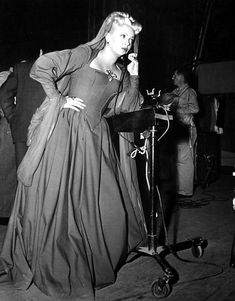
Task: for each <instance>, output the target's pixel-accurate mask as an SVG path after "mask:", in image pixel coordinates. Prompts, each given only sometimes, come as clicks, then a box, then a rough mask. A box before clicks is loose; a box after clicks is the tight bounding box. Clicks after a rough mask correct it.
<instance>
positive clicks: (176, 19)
mask: <svg viewBox="0 0 235 301" xmlns="http://www.w3.org/2000/svg"><path fill="white" fill-rule="evenodd" d="M233 2H234V0H63V1H62V0H0V70H6V69H8V68H9V66H13V65H14V63H15V62H17V61H19V60H22V59H23V58H24V57H25V56H27V55H28V53H30V52H36V55H38V54H39V49H40V48H42V49H43V51H44V52H48V51H53V50H61V49H65V48H73V47H76V46H77V45H78V44H80V43H84V42H86V41H87V40H90V39H91V38H93V37H94V36H95V34H96V33H97V31H98V29H99V27H100V25H101V24H102V21H103V19H104V18H105V17H106V16H107V14H109V13H110V12H112V11H115V10H119V11H125V12H128V13H130V14H131V15H132V16H133V17H134V18H135V19H136V20H138V21H139V22H140V23H141V24H142V25H143V30H142V32H141V34H140V40H139V55H138V56H139V62H140V89H141V92H142V94H143V95H144V96H145V94H146V89H151V88H153V87H155V88H156V90H158V89H162V90H163V91H164V90H167V89H170V88H172V81H171V77H172V73H173V70H174V69H175V68H176V67H178V66H185V65H188V66H193V62H194V58H195V54H196V49H197V47H198V41H199V37H200V36H202V35H201V34H200V33H201V27H202V25H203V24H205V11H206V9H207V7H208V3H210V4H211V14H210V18H209V20H208V26H207V30H206V31H205V35H204V34H203V37H204V40H203V47H202V49H201V55H200V62H221V61H230V60H235V42H234V41H235V26H234V23H235V17H234V10H233ZM196 63H198V61H197V62H196ZM195 88H196V89H197V86H195ZM212 97H213V95H212ZM222 97H224V98H226V102H227V103H228V105H227V106H226V107H227V111H228V114H230V115H229V116H228V118H225V119H227V120H230V121H231V120H233V119H234V118H233V116H234V113H235V107H234V103H235V102H234V95H232V97H231V95H230V93H227V94H226V95H222ZM206 101H207V100H206ZM199 102H200V103H201V113H200V114H201V118H204V119H206V120H207V119H208V118H207V112H205V109H204V108H203V103H204V100H201V99H200V95H199ZM227 127H229V130H228V131H227V132H229V136H227V137H226V138H225V140H226V141H227V142H226V143H225V144H226V145H225V148H227V149H229V150H230V149H232V150H233V149H234V151H235V142H234V143H233V144H232V145H231V142H230V141H231V140H233V141H235V139H234V138H235V135H234V133H235V124H234V125H232V126H231V122H230V124H227ZM231 127H232V128H231Z"/></svg>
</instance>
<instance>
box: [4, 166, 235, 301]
mask: <svg viewBox="0 0 235 301" xmlns="http://www.w3.org/2000/svg"><path fill="white" fill-rule="evenodd" d="M234 186H235V177H232V170H231V169H230V168H225V169H223V170H222V171H221V173H220V175H219V178H218V179H217V180H215V181H214V182H213V183H209V185H206V187H204V186H203V187H201V186H198V187H196V190H195V194H194V196H193V197H192V198H191V199H184V200H180V199H178V201H177V206H176V207H175V209H174V211H173V214H172V218H171V222H170V224H169V227H168V232H167V233H168V242H169V244H170V245H174V243H175V242H177V243H180V242H183V243H184V242H187V241H190V240H191V239H194V238H197V237H199V238H202V239H203V241H205V242H206V243H207V245H206V246H205V248H204V247H203V248H199V251H201V250H202V254H200V252H199V254H200V255H202V256H200V255H199V257H198V256H196V257H195V256H193V252H192V250H191V248H187V249H184V250H181V251H179V252H177V256H176V255H173V254H168V255H167V256H164V258H165V260H166V261H167V262H168V263H169V264H170V266H172V267H173V268H174V269H175V270H176V271H177V274H178V280H177V281H175V283H172V285H171V286H172V291H171V292H170V294H169V296H168V297H166V298H163V299H165V300H168V301H182V300H183V301H234V300H235V268H234V267H231V266H230V260H231V251H232V244H233V239H234V234H235V211H234V210H233V208H232V198H233V190H234ZM4 222H5V221H4V220H3V219H2V220H1V225H0V247H1V246H2V243H3V239H4V235H5V231H6V227H7V226H6V225H5V224H4ZM157 252H158V253H160V254H162V253H161V252H162V249H161V248H158V251H157ZM194 255H195V254H194ZM196 255H198V253H197V254H196ZM163 274H164V273H163V269H162V268H161V267H160V265H159V264H158V262H157V261H156V260H155V259H154V258H153V257H152V256H140V257H138V258H136V259H135V260H133V261H131V262H129V263H127V264H126V265H125V266H123V267H122V268H121V270H120V271H119V273H118V275H117V280H116V282H115V283H114V284H113V285H110V286H108V287H106V288H103V289H101V290H98V291H97V292H96V299H95V300H97V301H124V300H125V301H136V300H146V301H147V300H149V301H151V300H158V299H159V298H158V297H156V296H154V295H153V294H152V291H151V288H152V283H153V282H154V281H157V280H159V277H160V279H161V278H162V276H163ZM0 279H1V283H0V301H29V300H33V301H44V300H45V301H52V300H53V301H54V299H52V298H50V297H48V296H45V295H43V294H42V293H41V292H40V291H39V290H38V289H37V288H36V287H35V286H33V285H32V286H31V287H30V288H29V289H28V290H27V291H21V290H16V289H14V287H13V286H12V285H11V284H9V283H5V282H4V276H1V277H0ZM57 300H58V299H57ZM57 300H56V301H57ZM77 300H78V301H79V299H77ZM82 300H87V301H89V300H90V299H89V298H87V299H82Z"/></svg>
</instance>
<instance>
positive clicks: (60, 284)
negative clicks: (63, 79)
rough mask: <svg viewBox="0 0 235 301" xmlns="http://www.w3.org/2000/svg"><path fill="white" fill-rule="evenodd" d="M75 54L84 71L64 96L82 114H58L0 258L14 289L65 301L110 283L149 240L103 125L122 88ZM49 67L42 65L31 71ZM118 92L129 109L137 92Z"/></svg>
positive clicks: (22, 189) (21, 193) (19, 198)
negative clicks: (80, 103) (74, 100)
mask: <svg viewBox="0 0 235 301" xmlns="http://www.w3.org/2000/svg"><path fill="white" fill-rule="evenodd" d="M76 51H77V57H79V60H82V62H84V63H82V64H80V67H79V68H77V69H74V70H73V72H72V73H71V74H70V79H69V85H68V89H67V95H69V96H76V97H80V98H81V99H83V100H84V102H85V104H86V108H85V109H84V110H81V111H80V112H77V111H75V110H73V109H60V110H59V112H58V116H57V121H56V123H55V126H54V129H53V132H52V134H51V135H50V138H49V139H48V140H47V142H46V146H45V149H44V150H43V153H42V157H41V159H40V162H39V164H38V166H37V168H36V170H35V172H34V174H33V179H32V183H31V185H30V186H26V185H24V184H23V183H21V182H20V181H19V184H18V189H17V193H16V198H15V203H14V208H13V212H12V215H11V217H10V220H9V225H8V230H7V234H6V237H5V242H4V245H3V249H2V253H1V260H2V262H3V264H4V266H5V267H6V270H7V271H8V274H9V275H10V277H11V278H12V279H13V281H14V282H15V284H16V285H17V286H19V287H21V288H23V289H27V288H28V287H29V286H30V285H31V283H32V282H33V283H34V284H35V285H36V286H37V287H38V288H39V289H40V290H41V291H43V292H44V293H45V294H47V295H51V296H57V297H70V298H72V297H75V296H82V295H83V294H86V293H93V292H94V290H95V289H96V288H100V287H102V286H105V285H108V284H111V283H113V282H114V281H115V277H116V272H117V270H118V267H119V266H120V264H123V263H124V262H125V260H126V258H127V256H128V254H129V253H130V251H131V250H134V249H135V248H136V247H137V246H139V245H140V244H141V243H142V242H143V241H144V240H145V239H146V227H145V222H144V217H143V212H142V208H141V204H140V199H135V197H133V196H138V195H139V193H138V191H136V194H135V193H134V194H133V193H132V192H131V189H133V190H134V191H135V190H138V189H137V188H133V187H132V188H131V189H130V187H131V186H132V184H131V181H132V179H131V178H129V179H128V178H127V177H126V176H125V168H124V169H122V167H121V163H120V161H121V160H119V159H118V158H117V154H116V152H115V149H114V146H113V143H112V141H111V135H110V130H109V126H108V123H107V120H106V118H105V117H104V113H105V112H107V107H108V105H110V104H111V102H112V101H113V102H115V97H116V94H117V90H118V87H119V81H118V80H117V79H112V80H111V81H110V80H109V78H108V76H107V74H106V73H104V72H101V71H99V70H96V69H93V68H91V67H90V65H89V56H88V55H87V56H86V58H85V59H84V53H83V51H81V52H82V55H80V56H79V51H80V50H79V49H78V50H76ZM61 53H62V54H61ZM61 53H60V52H58V53H56V54H54V53H52V54H51V57H52V58H53V60H58V61H61V60H62V59H65V58H66V57H67V53H64V52H61ZM50 64H51V61H50ZM73 64H74V63H73ZM47 67H48V66H46V67H45V62H44V61H42V64H41V66H40V64H39V66H37V67H36V69H38V70H43V72H45V70H49V69H48V68H47ZM68 69H69V66H68ZM38 70H36V71H35V70H34V71H35V74H38V73H37V71H38ZM49 72H50V71H48V73H49ZM48 83H49V81H48ZM48 87H49V88H48V93H50V91H49V89H51V90H53V85H52V84H50V83H49V84H48ZM123 90H124V91H125V94H124V95H126V96H127V95H129V97H126V101H127V105H126V108H128V107H129V108H131V102H132V101H134V98H135V95H136V91H135V90H136V87H133V85H132V84H131V83H130V80H127V81H126V83H125V81H124V85H123ZM133 91H134V92H133ZM52 101H53V100H52ZM135 101H136V100H135ZM128 102H129V103H128ZM124 103H125V99H124V100H123V104H124ZM124 107H125V105H124ZM134 107H135V108H137V107H136V105H134ZM134 107H133V108H134ZM26 158H27V154H26ZM128 160H129V159H128ZM132 160H133V159H132Z"/></svg>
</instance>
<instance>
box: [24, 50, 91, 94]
mask: <svg viewBox="0 0 235 301" xmlns="http://www.w3.org/2000/svg"><path fill="white" fill-rule="evenodd" d="M89 54H90V51H89V48H87V47H82V46H78V47H77V48H74V49H65V50H61V51H54V52H50V53H47V54H45V55H42V56H40V57H39V58H38V59H37V60H36V62H35V63H34V65H33V67H32V69H31V72H30V76H31V77H32V78H33V79H35V80H36V81H38V82H40V83H41V84H42V86H43V88H44V90H45V92H46V95H47V96H48V97H49V98H50V99H54V98H57V97H58V96H60V94H64V92H65V91H64V89H65V87H66V84H64V85H63V84H61V83H62V82H63V81H61V80H62V79H63V78H65V77H66V75H70V74H71V73H72V72H73V71H75V70H76V69H79V68H81V67H82V66H83V64H84V63H85V62H86V61H87V58H88V56H89Z"/></svg>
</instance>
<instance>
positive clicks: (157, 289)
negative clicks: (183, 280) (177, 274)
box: [152, 279, 171, 299]
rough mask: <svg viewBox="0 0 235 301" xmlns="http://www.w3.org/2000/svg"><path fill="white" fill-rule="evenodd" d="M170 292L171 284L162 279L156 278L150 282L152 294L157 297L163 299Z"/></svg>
mask: <svg viewBox="0 0 235 301" xmlns="http://www.w3.org/2000/svg"><path fill="white" fill-rule="evenodd" d="M170 292H171V286H170V284H169V283H166V282H165V280H163V279H158V280H156V281H154V282H153V284H152V294H153V296H154V297H156V298H158V299H164V298H166V297H167V296H169V294H170Z"/></svg>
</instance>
